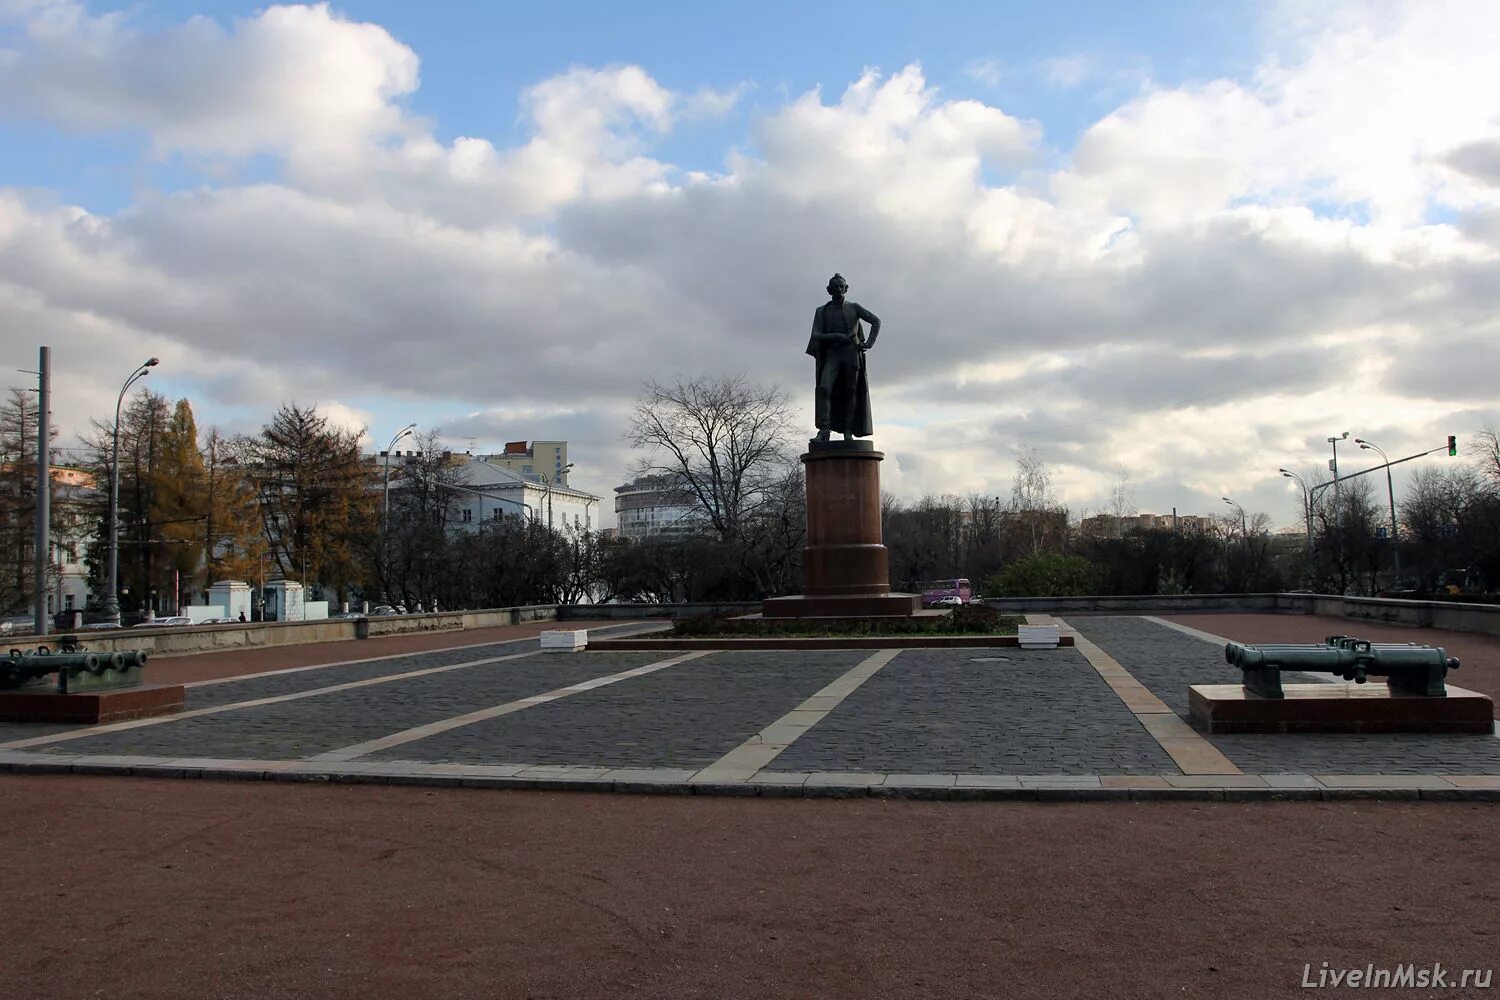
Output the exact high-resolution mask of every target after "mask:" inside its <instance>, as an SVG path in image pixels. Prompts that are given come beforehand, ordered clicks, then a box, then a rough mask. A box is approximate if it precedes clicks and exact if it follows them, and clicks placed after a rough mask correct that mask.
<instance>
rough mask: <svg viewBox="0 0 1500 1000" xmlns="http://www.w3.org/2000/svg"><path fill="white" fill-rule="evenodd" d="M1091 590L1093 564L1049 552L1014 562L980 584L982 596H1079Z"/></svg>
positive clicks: (1082, 559) (1092, 587)
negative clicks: (982, 587)
mask: <svg viewBox="0 0 1500 1000" xmlns="http://www.w3.org/2000/svg"><path fill="white" fill-rule="evenodd" d="M1094 590H1095V582H1094V564H1093V563H1091V562H1089V561H1088V560H1087V559H1084V558H1083V557H1082V556H1063V555H1057V554H1055V553H1051V552H1040V553H1037V554H1036V555H1034V556H1030V557H1028V558H1026V559H1017V560H1016V561H1015V562H1013V563H1011V564H1010V565H1008V566H1006V567H1005V568H1004V569H1002V570H1001V571H1000V572H999V573H996V574H995V575H994V576H992V577H990V578H989V579H988V580H986V581H985V583H984V593H985V596H986V597H1081V596H1084V595H1086V594H1092V593H1094Z"/></svg>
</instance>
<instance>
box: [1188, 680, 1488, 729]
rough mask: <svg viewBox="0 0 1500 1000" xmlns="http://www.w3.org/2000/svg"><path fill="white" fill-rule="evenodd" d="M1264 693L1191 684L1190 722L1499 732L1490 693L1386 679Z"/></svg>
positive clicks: (1240, 726) (1233, 686)
mask: <svg viewBox="0 0 1500 1000" xmlns="http://www.w3.org/2000/svg"><path fill="white" fill-rule="evenodd" d="M1283 691H1284V693H1285V697H1284V698H1263V697H1261V696H1260V695H1257V694H1253V693H1251V692H1249V691H1246V690H1245V688H1244V685H1241V684H1193V685H1191V686H1189V688H1188V721H1189V722H1191V723H1192V724H1193V726H1195V727H1196V728H1198V729H1200V730H1202V731H1203V732H1206V733H1474V734H1477V735H1482V736H1489V735H1491V734H1493V733H1494V731H1495V703H1494V702H1493V701H1492V700H1491V699H1490V698H1489V696H1488V695H1483V694H1479V693H1477V692H1474V691H1466V690H1464V689H1463V688H1456V687H1452V686H1450V687H1449V688H1448V694H1447V697H1443V698H1436V697H1432V696H1429V695H1419V694H1409V693H1406V692H1402V691H1393V690H1391V689H1390V687H1389V686H1387V685H1385V684H1353V683H1335V684H1286V685H1283Z"/></svg>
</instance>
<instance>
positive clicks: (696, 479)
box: [627, 376, 791, 541]
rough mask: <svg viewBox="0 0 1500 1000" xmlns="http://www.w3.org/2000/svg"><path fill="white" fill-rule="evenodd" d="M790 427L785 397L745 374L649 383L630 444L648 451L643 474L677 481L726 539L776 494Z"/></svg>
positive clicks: (638, 405)
mask: <svg viewBox="0 0 1500 1000" xmlns="http://www.w3.org/2000/svg"><path fill="white" fill-rule="evenodd" d="M790 426H791V421H790V414H789V413H788V410H787V397H786V394H785V393H784V392H782V391H781V390H780V389H777V388H774V387H766V386H760V385H750V384H747V383H746V382H745V380H744V378H743V377H740V376H731V377H724V378H718V379H711V378H707V377H700V378H696V379H691V380H688V381H682V380H678V381H675V382H672V383H671V384H668V385H662V384H660V383H657V382H655V381H651V382H647V383H646V386H645V388H644V389H643V390H642V391H641V394H640V396H639V398H638V399H637V400H636V405H635V412H634V413H633V414H632V416H631V421H630V430H629V432H628V433H627V439H628V440H629V441H630V443H631V444H633V445H635V446H636V447H638V448H643V449H645V450H646V457H645V459H644V461H643V462H642V463H641V465H640V467H639V473H640V474H641V475H664V476H669V477H671V478H672V479H674V480H676V481H677V482H679V483H681V484H682V486H683V488H684V489H685V490H686V491H687V492H688V493H689V494H691V495H692V497H693V500H694V502H695V503H696V504H697V505H698V507H699V509H700V510H702V512H703V514H704V517H705V518H706V519H707V522H708V524H709V525H710V526H711V527H712V528H713V530H714V532H715V533H716V534H717V535H718V536H719V538H720V539H721V540H723V541H730V540H734V539H736V538H738V537H739V536H740V534H741V533H742V531H743V530H744V527H745V525H746V522H747V521H749V520H750V519H751V518H752V517H754V516H755V515H756V514H757V513H759V511H760V510H761V509H762V508H763V507H764V506H766V505H767V504H769V503H771V502H773V499H774V497H775V496H776V488H777V484H778V482H779V481H780V480H781V479H782V478H783V477H782V476H781V470H782V469H783V465H782V463H783V461H784V459H785V453H786V450H787V444H788V442H787V433H788V429H789V427H790Z"/></svg>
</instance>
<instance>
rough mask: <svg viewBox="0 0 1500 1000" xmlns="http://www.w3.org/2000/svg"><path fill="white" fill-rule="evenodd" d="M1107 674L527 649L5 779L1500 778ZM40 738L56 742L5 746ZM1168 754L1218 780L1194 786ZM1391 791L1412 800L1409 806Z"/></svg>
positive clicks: (409, 657)
mask: <svg viewBox="0 0 1500 1000" xmlns="http://www.w3.org/2000/svg"><path fill="white" fill-rule="evenodd" d="M1068 624H1070V625H1071V626H1073V627H1074V628H1076V629H1077V630H1078V631H1079V632H1080V634H1082V635H1083V636H1085V637H1086V638H1088V639H1090V640H1092V641H1093V642H1094V643H1095V644H1096V645H1098V646H1099V647H1100V648H1101V649H1102V650H1103V651H1104V652H1105V653H1107V654H1108V655H1109V656H1110V657H1113V658H1114V659H1115V660H1117V661H1118V663H1119V664H1120V665H1121V666H1122V667H1123V668H1124V670H1125V671H1128V673H1129V675H1130V676H1132V677H1134V678H1135V680H1137V681H1139V682H1140V684H1141V685H1143V686H1144V687H1145V688H1146V689H1147V690H1149V691H1150V692H1151V693H1152V694H1154V695H1155V696H1156V697H1157V698H1160V699H1161V700H1162V702H1164V703H1165V705H1166V706H1167V708H1169V709H1170V710H1171V711H1173V712H1176V713H1178V714H1179V715H1181V714H1183V713H1185V711H1186V695H1187V687H1188V685H1189V684H1194V683H1202V682H1218V683H1223V682H1225V681H1226V680H1228V679H1229V676H1230V675H1232V671H1230V670H1229V668H1228V667H1227V666H1226V665H1225V664H1224V663H1223V659H1222V653H1221V651H1220V650H1219V648H1218V647H1217V646H1216V644H1214V643H1211V642H1206V641H1204V640H1202V639H1200V638H1195V637H1193V636H1189V635H1185V634H1183V633H1181V632H1178V631H1176V630H1174V629H1171V628H1168V627H1167V626H1164V625H1162V624H1160V623H1157V622H1153V621H1150V620H1147V619H1144V618H1130V617H1119V618H1109V617H1099V618H1084V617H1079V618H1073V619H1069V621H1068ZM350 652H351V653H352V652H353V648H351V649H350ZM330 655H339V654H337V653H334V654H330ZM344 655H348V654H344ZM1090 655H1095V654H1090ZM679 657H680V658H681V660H680V662H679V661H678V660H679ZM293 662H298V661H296V660H295V659H293ZM304 662H305V661H304ZM1105 669H1106V667H1102V666H1100V664H1099V663H1091V662H1090V661H1089V660H1088V659H1087V658H1085V656H1084V655H1083V651H1081V650H1078V649H1073V648H1067V647H1064V648H1059V649H1052V650H1020V649H1007V648H999V649H995V648H990V649H906V650H902V651H900V652H899V653H896V652H893V651H885V652H881V653H875V652H873V651H869V650H845V651H836V650H820V651H795V650H786V651H756V652H711V653H698V654H693V655H691V656H684V654H680V653H673V652H669V651H639V652H634V651H632V652H624V651H620V652H585V653H581V654H542V653H539V652H537V643H536V640H535V639H531V638H528V639H517V640H511V641H497V642H494V643H486V644H482V645H476V646H470V647H467V648H460V647H452V648H443V649H432V650H427V651H418V652H403V653H401V654H399V655H394V656H391V657H389V658H381V659H370V660H366V661H363V662H343V663H334V664H325V665H320V666H316V667H312V668H310V669H295V670H291V671H288V672H283V673H273V674H263V675H259V676H248V677H243V678H236V679H231V680H223V681H214V682H211V683H204V684H198V685H195V686H190V687H189V689H188V703H187V708H186V711H185V712H184V713H182V715H180V716H175V717H165V718H162V719H152V720H143V721H142V722H139V723H125V724H119V725H116V726H109V727H95V728H91V727H71V728H72V729H76V730H77V731H78V733H79V735H76V736H75V734H74V733H73V732H71V731H69V729H70V727H58V726H27V725H14V724H7V725H0V769H4V768H5V767H6V766H8V765H7V762H16V761H17V759H18V757H19V758H24V759H25V760H29V761H41V763H39V764H38V765H37V766H38V767H41V766H48V767H53V768H58V767H61V768H63V769H67V768H68V767H71V766H76V767H79V768H80V769H82V768H90V769H94V770H98V769H101V768H108V767H114V766H118V767H124V768H129V767H132V766H137V765H139V766H142V767H147V768H149V767H152V766H156V767H161V768H167V767H168V763H169V762H173V761H184V760H186V761H205V760H206V761H211V762H219V764H230V765H233V764H234V763H235V762H242V767H243V769H244V770H245V771H247V772H253V773H266V772H269V771H275V770H276V769H277V768H281V769H282V773H291V772H289V771H287V770H286V768H288V767H289V766H293V765H295V767H297V768H302V767H306V768H314V769H315V768H316V767H321V766H323V765H324V764H328V765H329V766H330V767H331V768H333V771H334V773H339V774H354V773H363V774H368V775H399V774H403V773H405V772H403V771H402V769H403V768H406V769H408V770H412V771H414V772H417V773H420V774H423V775H426V776H427V777H432V776H433V775H441V774H449V775H454V776H455V777H454V778H453V781H454V783H458V781H459V779H460V777H463V778H464V779H465V780H467V779H468V778H470V777H475V778H476V780H478V779H480V778H486V777H496V776H497V772H498V771H500V770H502V769H504V768H509V769H510V770H509V771H507V772H506V775H500V777H504V776H516V775H519V777H520V778H521V779H524V778H526V777H527V774H529V773H531V772H532V771H534V770H536V769H545V768H554V769H558V770H561V771H564V772H567V774H568V775H573V776H577V777H579V778H580V779H581V778H584V777H596V778H601V779H602V778H603V775H604V773H605V772H606V771H607V770H611V769H614V770H622V771H632V772H637V771H650V772H651V774H649V775H646V776H644V777H641V779H640V780H642V781H658V782H661V781H672V780H675V781H680V782H687V781H689V779H692V780H699V781H702V782H704V783H705V784H706V783H709V782H714V783H724V782H728V783H732V782H735V781H741V782H752V781H753V782H755V783H759V784H758V785H757V787H759V786H761V785H764V786H770V785H778V786H782V787H793V786H795V787H798V788H799V789H800V787H801V786H800V783H802V782H804V781H805V782H806V784H807V785H808V787H810V788H811V787H814V786H817V785H818V784H819V783H820V782H821V783H823V784H830V783H837V782H840V781H843V782H845V783H846V784H847V783H848V782H850V781H854V780H855V779H857V778H860V776H862V775H863V776H867V777H868V778H869V781H868V782H867V784H869V785H871V786H873V785H874V784H878V783H881V782H886V787H897V786H902V785H903V783H904V784H905V785H909V786H911V787H928V788H937V789H943V790H946V789H948V788H953V789H956V790H963V789H970V790H972V789H975V788H991V789H1000V788H1005V787H1016V788H1023V787H1024V788H1029V787H1034V785H1033V784H1027V782H1031V781H1032V779H1037V780H1042V779H1056V780H1057V781H1058V782H1067V783H1071V784H1067V786H1066V787H1068V788H1075V789H1077V788H1092V789H1095V790H1102V791H1106V792H1107V791H1109V790H1110V789H1116V790H1119V789H1127V788H1128V789H1147V790H1152V789H1157V790H1161V789H1169V788H1179V787H1183V786H1181V785H1179V784H1177V783H1178V782H1179V781H1183V780H1189V779H1192V780H1196V779H1198V778H1202V779H1204V780H1203V781H1202V782H1200V784H1201V786H1202V788H1210V787H1211V788H1220V789H1226V788H1245V787H1252V785H1253V787H1259V788H1262V789H1292V788H1305V787H1307V786H1305V785H1298V784H1296V781H1301V780H1303V779H1304V778H1305V779H1306V780H1307V781H1312V780H1313V779H1312V778H1311V777H1309V776H1324V777H1325V778H1328V779H1329V780H1332V779H1334V778H1337V777H1339V776H1359V775H1388V776H1393V777H1412V776H1416V778H1419V779H1421V780H1423V781H1427V780H1429V779H1430V781H1432V782H1439V783H1440V784H1437V785H1434V786H1433V787H1432V789H1431V790H1434V791H1447V790H1451V789H1452V788H1454V787H1462V786H1455V785H1454V784H1452V783H1442V782H1444V781H1445V779H1442V778H1440V777H1438V776H1454V778H1455V781H1460V780H1469V781H1480V782H1484V781H1488V780H1492V779H1486V778H1483V777H1480V776H1485V775H1500V739H1497V738H1494V737H1482V736H1481V737H1473V736H1449V737H1442V736H1416V735H1411V736H1408V735H1389V736H1376V735H1366V736H1321V735H1319V736H1312V735H1306V736H1298V735H1274V736H1232V737H1231V736H1214V737H1203V736H1200V735H1197V734H1195V733H1193V732H1192V731H1190V730H1188V729H1187V727H1185V726H1183V725H1182V723H1181V722H1179V721H1178V720H1177V719H1176V718H1174V717H1173V716H1172V714H1171V712H1164V711H1163V710H1162V708H1161V706H1159V705H1158V706H1156V707H1155V708H1154V709H1152V708H1150V707H1149V706H1148V707H1146V708H1141V707H1135V708H1131V707H1127V703H1126V701H1124V700H1122V698H1126V696H1125V695H1122V694H1117V693H1116V689H1115V688H1112V687H1111V684H1116V685H1118V684H1119V683H1120V681H1119V677H1118V676H1116V677H1115V678H1114V679H1113V680H1111V681H1110V682H1109V683H1106V677H1105V676H1101V673H1100V671H1101V670H1105ZM1108 669H1109V670H1115V672H1116V674H1118V668H1114V667H1113V666H1108ZM1121 676H1123V675H1121ZM1127 700H1128V699H1127ZM1153 711H1154V712H1155V713H1157V714H1156V715H1154V716H1153V715H1151V714H1150V713H1151V712H1153ZM1168 723H1170V724H1168ZM423 727H426V728H423ZM52 734H57V736H58V737H59V738H55V739H53V740H52V741H51V742H47V741H45V740H44V741H43V742H41V743H37V744H35V745H31V746H24V747H19V748H16V747H11V748H7V747H6V746H5V744H7V743H12V742H13V741H18V740H30V739H34V738H38V737H48V736H50V735H52ZM372 741H379V743H378V744H377V745H375V746H369V745H367V744H369V743H371V742H372ZM1184 744H1193V745H1194V746H1196V747H1198V748H1200V749H1201V750H1204V751H1206V752H1207V753H1208V754H1209V755H1210V756H1212V757H1213V758H1214V759H1216V760H1217V761H1218V762H1219V765H1221V766H1219V767H1218V768H1217V769H1212V768H1207V767H1203V766H1198V765H1195V764H1194V763H1193V762H1192V760H1193V758H1192V755H1191V754H1187V755H1184V753H1183V752H1182V751H1183V746H1184ZM1167 747H1172V748H1173V754H1172V755H1171V756H1169V754H1168V752H1167V749H1165V748H1167ZM1214 748H1217V750H1218V752H1219V753H1221V754H1223V755H1224V756H1223V757H1220V756H1219V754H1218V753H1214ZM1174 757H1175V758H1176V760H1175V762H1174ZM309 758H316V759H314V760H309ZM1225 758H1227V761H1226V760H1225ZM67 762H74V763H67ZM132 762H134V763H132ZM153 762H155V763H154V764H153ZM1179 765H1180V766H1179ZM194 766H198V767H200V768H201V767H210V766H213V767H218V764H212V765H210V764H199V765H194ZM339 767H347V770H346V771H339V770H338V768H339ZM1236 767H1237V768H1238V769H1239V771H1240V772H1242V773H1241V774H1234V773H1233V771H1234V769H1235V768H1236ZM434 768H436V769H439V770H433V769H434ZM443 768H447V769H449V770H447V771H442V770H441V769H443ZM475 768H479V769H481V770H485V769H488V771H487V773H486V774H477V775H476V772H475V770H474V769H475ZM361 769H363V770H361ZM570 769H571V770H570ZM588 769H592V770H593V771H594V772H597V773H595V774H593V775H584V774H583V773H582V772H583V771H585V770H588ZM220 770H222V768H220ZM1184 770H1185V771H1186V772H1187V773H1186V774H1184ZM178 771H179V773H181V772H182V771H183V768H182V767H179V768H178ZM523 771H525V772H527V773H526V774H522V773H521V772H523ZM304 773H314V771H312V770H308V771H305V772H304ZM322 773H324V774H326V773H328V772H322ZM1259 775H1267V776H1278V777H1280V778H1282V779H1283V780H1281V781H1279V782H1275V781H1272V780H1271V778H1269V777H1268V778H1267V779H1266V781H1264V782H1260V779H1259V778H1258V777H1255V776H1259ZM671 776H675V777H671ZM886 779H890V780H889V781H888V782H887V781H886ZM392 780H395V778H394V777H393V778H392ZM603 780H605V782H606V784H607V783H608V781H609V780H611V779H603ZM613 780H618V781H622V782H626V781H628V780H634V776H632V777H630V778H628V779H627V778H626V777H622V776H617V777H616V778H615V779H613ZM861 780H863V779H861ZM1350 780H1351V781H1354V779H1352V778H1351V779H1350ZM1413 780H1416V779H1413ZM1006 782H1009V783H1010V785H1006ZM1152 782H1154V784H1152ZM1212 782H1220V783H1219V784H1212ZM1237 782H1249V783H1251V784H1237ZM1255 782H1260V783H1259V784H1258V785H1254V783H1255ZM1398 784H1399V783H1398ZM1319 787H1334V786H1331V785H1320V786H1319ZM1348 787H1351V788H1357V787H1359V786H1358V783H1357V782H1355V783H1354V784H1351V785H1349V786H1348ZM1393 787H1394V786H1393ZM1400 787H1407V788H1411V789H1413V791H1412V794H1413V795H1415V794H1416V791H1415V789H1416V788H1417V787H1418V786H1417V785H1414V784H1408V785H1404V786H1400ZM1420 787H1422V788H1423V789H1427V787H1428V786H1426V785H1423V786H1420ZM1474 787H1478V786H1474ZM1485 787H1488V786H1487V785H1486V786H1485ZM1496 791H1497V792H1500V785H1497V787H1496ZM955 794H956V793H955ZM1423 794H1426V791H1425V790H1424V791H1423Z"/></svg>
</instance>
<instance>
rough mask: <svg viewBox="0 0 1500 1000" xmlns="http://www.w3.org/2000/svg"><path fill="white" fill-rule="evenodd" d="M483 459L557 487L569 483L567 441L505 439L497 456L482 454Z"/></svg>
mask: <svg viewBox="0 0 1500 1000" xmlns="http://www.w3.org/2000/svg"><path fill="white" fill-rule="evenodd" d="M479 457H480V458H481V459H482V460H484V461H486V462H488V463H489V464H490V465H493V466H497V467H498V468H501V469H509V470H510V471H511V472H515V473H518V474H520V475H522V476H541V477H543V478H544V480H545V481H548V482H552V483H556V484H557V485H558V486H567V485H568V442H566V441H532V442H531V443H530V444H527V443H526V442H525V441H508V442H506V445H505V450H504V451H502V452H500V453H499V454H498V455H481V456H479Z"/></svg>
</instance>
